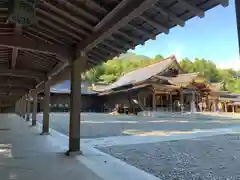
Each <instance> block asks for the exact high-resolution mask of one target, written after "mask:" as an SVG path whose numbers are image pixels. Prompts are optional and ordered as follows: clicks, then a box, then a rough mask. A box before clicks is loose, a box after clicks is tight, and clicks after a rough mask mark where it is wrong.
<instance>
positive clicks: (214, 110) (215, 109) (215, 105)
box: [213, 99, 217, 112]
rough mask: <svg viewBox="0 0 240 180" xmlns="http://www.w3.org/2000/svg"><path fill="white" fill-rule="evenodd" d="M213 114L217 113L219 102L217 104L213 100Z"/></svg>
mask: <svg viewBox="0 0 240 180" xmlns="http://www.w3.org/2000/svg"><path fill="white" fill-rule="evenodd" d="M213 112H217V102H216V99H214V100H213Z"/></svg>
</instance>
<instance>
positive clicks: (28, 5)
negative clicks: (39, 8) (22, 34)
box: [7, 0, 36, 26]
mask: <svg viewBox="0 0 240 180" xmlns="http://www.w3.org/2000/svg"><path fill="white" fill-rule="evenodd" d="M35 7H36V0H11V1H9V10H10V11H9V12H10V14H9V17H8V20H7V21H8V22H11V23H16V24H19V25H25V26H26V25H31V24H34V23H35V22H36V12H35V11H36V10H35Z"/></svg>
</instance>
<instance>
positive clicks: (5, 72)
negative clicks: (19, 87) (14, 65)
mask: <svg viewBox="0 0 240 180" xmlns="http://www.w3.org/2000/svg"><path fill="white" fill-rule="evenodd" d="M0 76H10V77H11V76H13V77H23V78H33V79H37V80H44V79H46V75H45V74H44V73H39V72H36V71H30V70H20V69H5V68H0Z"/></svg>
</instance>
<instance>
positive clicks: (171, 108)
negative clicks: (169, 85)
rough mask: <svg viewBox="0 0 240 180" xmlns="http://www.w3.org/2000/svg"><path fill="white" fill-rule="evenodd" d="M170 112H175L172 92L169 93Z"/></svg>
mask: <svg viewBox="0 0 240 180" xmlns="http://www.w3.org/2000/svg"><path fill="white" fill-rule="evenodd" d="M169 100H170V111H171V112H173V102H172V92H170V93H169Z"/></svg>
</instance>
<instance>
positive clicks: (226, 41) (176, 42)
mask: <svg viewBox="0 0 240 180" xmlns="http://www.w3.org/2000/svg"><path fill="white" fill-rule="evenodd" d="M131 52H135V53H137V54H142V55H147V56H150V57H154V56H155V55H156V54H161V55H163V56H168V55H171V54H175V55H176V57H177V58H178V59H181V58H183V57H188V58H190V59H194V58H195V57H200V58H205V59H208V60H211V61H213V62H215V63H216V64H217V65H218V66H219V67H221V68H224V67H226V68H235V69H238V68H240V60H239V50H238V40H237V26H236V15H235V5H234V1H233V0H230V4H229V6H228V7H226V8H224V7H222V6H217V7H215V8H213V9H210V10H209V11H207V12H206V14H205V17H204V18H199V17H195V18H193V19H191V20H189V21H187V22H186V24H185V26H184V27H183V28H182V27H179V26H177V27H174V28H173V29H171V30H170V33H169V34H168V35H164V34H161V35H159V36H157V38H156V40H149V41H147V42H146V43H145V45H144V46H137V47H136V48H135V50H134V51H131Z"/></svg>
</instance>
